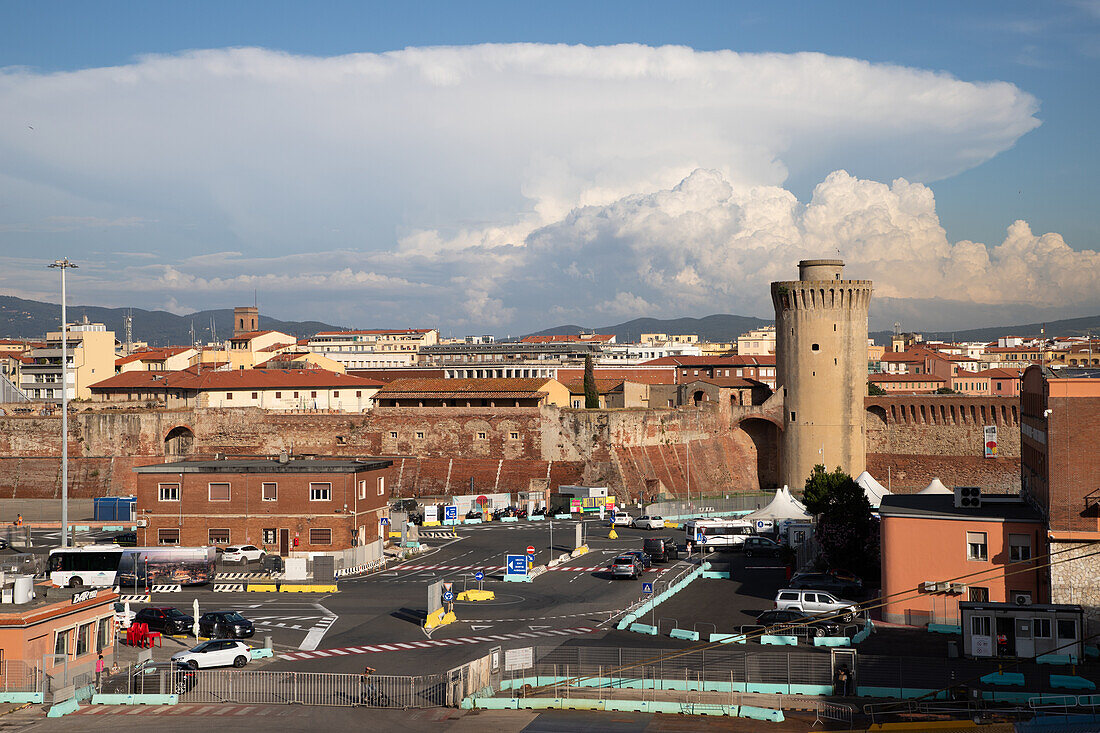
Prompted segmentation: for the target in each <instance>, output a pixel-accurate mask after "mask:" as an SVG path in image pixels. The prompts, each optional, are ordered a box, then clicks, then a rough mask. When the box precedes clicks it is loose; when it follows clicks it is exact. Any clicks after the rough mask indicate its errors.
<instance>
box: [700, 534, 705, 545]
mask: <svg viewBox="0 0 1100 733" xmlns="http://www.w3.org/2000/svg"><path fill="white" fill-rule="evenodd" d="M699 544H700V545H705V544H707V536H706V535H705V534H701V535H699Z"/></svg>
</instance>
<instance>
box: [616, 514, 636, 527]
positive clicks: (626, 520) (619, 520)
mask: <svg viewBox="0 0 1100 733" xmlns="http://www.w3.org/2000/svg"><path fill="white" fill-rule="evenodd" d="M611 523H612V524H616V525H622V526H624V527H629V526H631V525H632V524H634V517H632V516H630V515H629V514H627V513H626V512H615V513H614V514H613V515H612V516H611Z"/></svg>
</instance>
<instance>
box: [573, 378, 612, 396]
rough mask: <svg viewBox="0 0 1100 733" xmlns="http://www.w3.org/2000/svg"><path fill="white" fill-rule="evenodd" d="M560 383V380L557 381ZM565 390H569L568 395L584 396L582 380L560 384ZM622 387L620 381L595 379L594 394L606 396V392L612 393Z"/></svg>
mask: <svg viewBox="0 0 1100 733" xmlns="http://www.w3.org/2000/svg"><path fill="white" fill-rule="evenodd" d="M558 381H561V380H558ZM562 384H564V385H565V388H566V389H568V390H569V394H570V395H576V394H584V379H575V380H570V381H568V382H562ZM622 386H623V380H622V379H597V380H596V392H597V393H598V394H607V393H608V392H614V391H616V390H617V389H619V388H620V387H622Z"/></svg>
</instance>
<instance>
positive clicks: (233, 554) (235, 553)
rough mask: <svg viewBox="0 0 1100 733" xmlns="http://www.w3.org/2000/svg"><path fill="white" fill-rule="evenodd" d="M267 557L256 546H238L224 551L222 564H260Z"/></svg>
mask: <svg viewBox="0 0 1100 733" xmlns="http://www.w3.org/2000/svg"><path fill="white" fill-rule="evenodd" d="M266 556H267V553H266V552H264V551H263V550H261V549H260V548H259V547H256V545H238V546H234V547H227V548H225V549H224V550H222V562H236V563H241V564H242V565H243V564H244V563H246V562H259V561H261V560H263V559H264V558H265V557H266Z"/></svg>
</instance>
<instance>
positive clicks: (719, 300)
mask: <svg viewBox="0 0 1100 733" xmlns="http://www.w3.org/2000/svg"><path fill="white" fill-rule="evenodd" d="M1098 32H1100V2H1097V1H1095V0H1075V1H1074V0H1065V1H1061V2H1060V1H1058V0H1051V1H1050V2H1044V3H1033V2H1005V1H999V2H968V3H958V2H928V3H904V4H902V3H879V2H839V3H822V2H797V3H795V2H771V3H744V2H684V3H647V2H601V3H591V2H583V3H581V2H577V3H574V2H556V3H542V4H535V3H515V2H508V3H505V2H500V3H496V2H482V3H443V2H440V3H426V2H420V3H418V2H405V3H389V4H382V3H361V2H347V3H344V2H327V3H304V2H303V3H286V2H284V3H280V2H235V3H222V2H190V3H159V2H142V3H138V2H134V3H129V2H103V3H95V4H91V3H84V4H74V3H60V2H49V1H45V2H37V3H25V2H13V1H9V0H0V294H7V295H15V296H18V297H24V298H32V299H36V300H46V301H52V302H57V300H58V299H59V293H58V290H59V286H58V282H57V271H56V270H48V269H46V267H45V264H46V263H48V262H50V261H52V260H54V259H57V258H60V257H68V258H70V259H71V260H73V261H74V262H76V263H77V264H78V265H79V269H77V270H74V271H69V279H68V285H69V302H70V303H74V304H76V303H79V304H83V305H102V306H114V307H120V306H133V307H141V308H163V309H167V310H171V311H173V312H175V313H181V314H182V313H188V312H192V311H196V310H203V309H207V308H224V307H232V306H234V305H244V304H251V303H252V302H253V299H254V298H255V299H256V300H257V301H258V303H259V305H260V308H261V312H262V313H264V314H267V315H271V316H274V317H276V318H280V319H285V320H307V319H310V320H320V321H325V322H328V323H332V324H335V325H342V326H352V327H358V328H370V327H406V326H416V327H424V326H433V327H439V328H440V329H441V330H442V331H443V332H444V333H447V334H455V335H463V334H472V333H496V334H499V335H507V334H518V333H525V332H529V331H533V330H537V329H542V328H548V327H551V326H555V325H558V324H565V323H576V324H581V325H585V326H590V327H591V326H600V325H611V324H614V323H619V322H622V321H626V320H630V319H632V318H637V317H643V316H650V317H657V318H675V317H682V316H704V315H709V314H711V313H735V314H740V315H751V316H759V317H765V318H768V317H771V315H772V310H771V304H770V299H769V297H768V283H769V282H771V281H773V280H783V279H793V278H794V277H795V276H796V272H797V269H796V266H797V262H798V260H799V259H803V258H809V257H821V256H840V257H842V258H843V259H845V261H846V262H847V263H848V267H847V269H846V272H847V274H848V275H849V276H850V277H852V278H858V279H871V280H874V282H875V297H874V300H873V305H872V311H871V327H872V329H876V328H888V327H890V326H891V325H892V324H893V323H894V322H895V321H898V322H900V323H901V324H902V325H903V327H904V328H906V329H907V330H921V329H937V330H938V329H948V328H966V327H976V326H989V325H1006V324H1012V323H1020V322H1034V321H1038V320H1052V319H1055V318H1062V317H1074V316H1084V315H1095V314H1097V313H1100V288H1097V285H1098V282H1100V254H1098V253H1097V250H1098V249H1100V246H1098V238H1100V224H1098V221H1097V216H1096V213H1095V211H1096V207H1095V204H1094V203H1093V200H1092V199H1093V198H1094V190H1095V187H1096V183H1097V180H1096V178H1097V173H1096V171H1097V170H1098V166H1097V163H1098V160H1097V156H1098V154H1097V146H1096V144H1095V140H1094V127H1095V123H1094V121H1095V119H1096V118H1097V112H1098V110H1097V106H1098V99H1100V96H1098V95H1097V88H1098V84H1097V81H1098V73H1097V72H1098V61H1100V33H1098Z"/></svg>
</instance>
